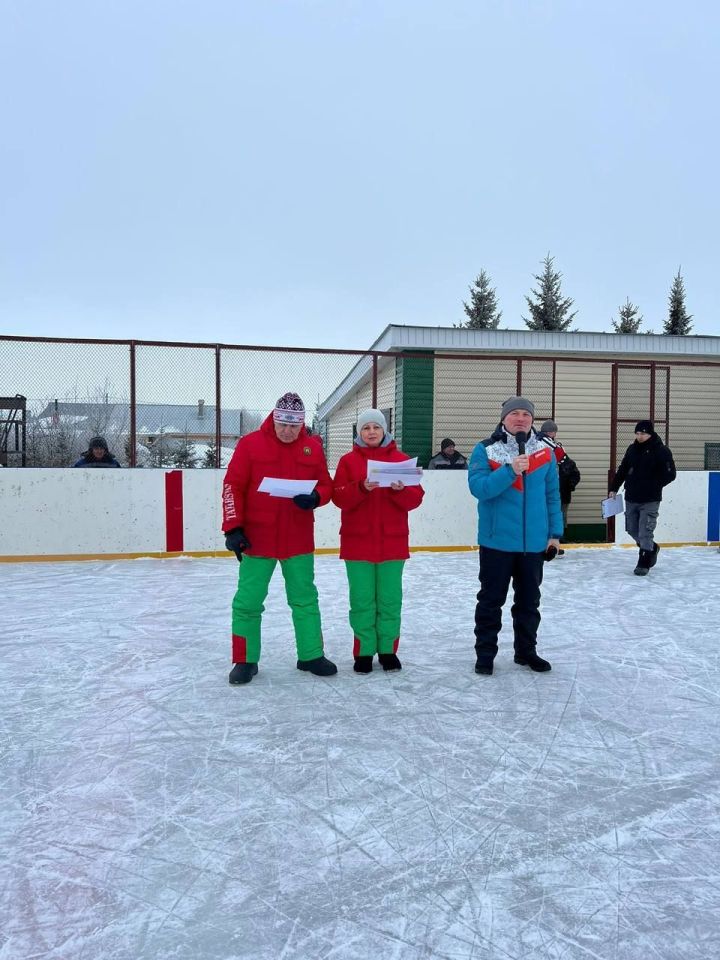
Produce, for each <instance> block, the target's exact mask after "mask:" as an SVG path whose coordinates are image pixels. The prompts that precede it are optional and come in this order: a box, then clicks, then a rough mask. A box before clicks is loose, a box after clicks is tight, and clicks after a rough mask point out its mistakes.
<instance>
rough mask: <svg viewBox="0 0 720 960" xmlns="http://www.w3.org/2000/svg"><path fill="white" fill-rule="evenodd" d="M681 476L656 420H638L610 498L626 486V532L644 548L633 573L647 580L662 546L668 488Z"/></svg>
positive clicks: (614, 480)
mask: <svg viewBox="0 0 720 960" xmlns="http://www.w3.org/2000/svg"><path fill="white" fill-rule="evenodd" d="M676 476H677V471H676V470H675V462H674V460H673V455H672V452H671V451H670V448H669V447H666V446H665V444H664V443H663V442H662V440H661V439H660V437H659V436H658V435H657V433H655V427H654V425H653V422H652V420H638V422H637V423H636V424H635V440H634V441H633V442H632V443H631V444H630V446H629V447H628V448H627V450H626V451H625V456H624V457H623V458H622V462H621V464H620V466H619V467H618V468H617V471H616V473H615V476H614V478H613V481H612V483H611V484H610V490H609V491H608V496H610V497H614V496H616V495H617V493H618V491H619V490H620V487H621V486H622V485H623V484H625V529H626V531H627V532H628V533H629V534H630V536H631V537H632V538H633V540H634V541H635V543H636V544H637V545H638V547H639V548H640V551H639V553H638V560H637V564H636V566H635V569H634V571H633V573H635V574H636V575H637V576H638V577H646V576H647V575H648V573H649V572H650V570H651V569H652V567H654V566H655V564H656V563H657V558H658V553H659V551H660V547H659V546H658V544H657V543H655V540H654V538H653V537H654V533H655V527H656V526H657V520H658V514H659V513H660V503H661V502H662V492H663V489H664V487H666V486H667V485H668V484H669V483H672V482H673V480H674V479H675V477H676Z"/></svg>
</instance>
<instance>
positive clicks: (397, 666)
mask: <svg viewBox="0 0 720 960" xmlns="http://www.w3.org/2000/svg"><path fill="white" fill-rule="evenodd" d="M378 660H379V661H380V666H381V667H382V668H383V670H402V664H401V663H400V661H399V660H398V658H397V657H396V656H395V654H394V653H379V654H378Z"/></svg>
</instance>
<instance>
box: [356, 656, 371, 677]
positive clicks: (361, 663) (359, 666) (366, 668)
mask: <svg viewBox="0 0 720 960" xmlns="http://www.w3.org/2000/svg"><path fill="white" fill-rule="evenodd" d="M372 668H373V658H372V657H366V656H360V657H355V663H354V664H353V670H354V671H355V673H372Z"/></svg>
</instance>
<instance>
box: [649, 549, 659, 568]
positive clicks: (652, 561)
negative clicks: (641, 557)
mask: <svg viewBox="0 0 720 960" xmlns="http://www.w3.org/2000/svg"><path fill="white" fill-rule="evenodd" d="M658 553H660V547H659V546H658V545H657V543H653V548H652V554H651V556H650V569H652V568H653V567H654V566H655V564H656V563H657V555H658Z"/></svg>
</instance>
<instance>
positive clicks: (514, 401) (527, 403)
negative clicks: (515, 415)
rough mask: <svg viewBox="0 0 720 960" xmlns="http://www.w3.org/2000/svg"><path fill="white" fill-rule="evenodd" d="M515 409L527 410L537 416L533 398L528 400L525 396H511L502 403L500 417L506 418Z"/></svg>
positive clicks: (531, 414)
mask: <svg viewBox="0 0 720 960" xmlns="http://www.w3.org/2000/svg"><path fill="white" fill-rule="evenodd" d="M513 410H527V412H528V413H529V414H530V416H532V417H534V416H535V404H534V403H533V402H532V401H531V400H526V399H525V397H510V398H509V399H508V400H506V401H505V403H504V404H503V405H502V411H501V412H500V419H501V420H504V419H505V417H506V416H507V415H508V414H509V413H512V412H513Z"/></svg>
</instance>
